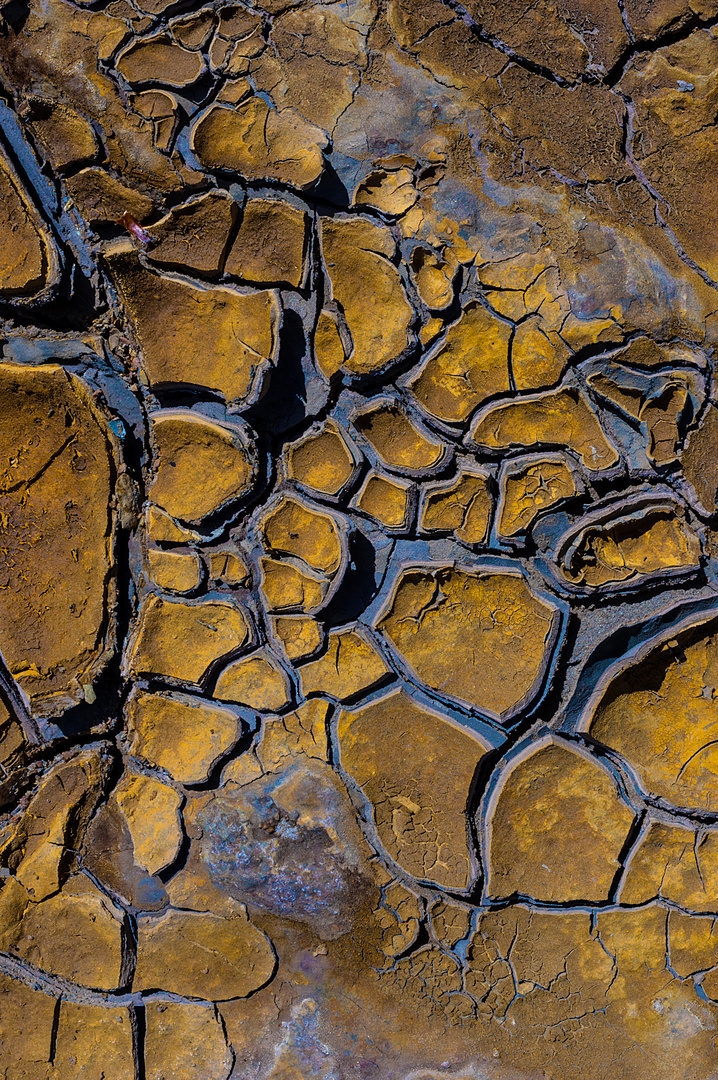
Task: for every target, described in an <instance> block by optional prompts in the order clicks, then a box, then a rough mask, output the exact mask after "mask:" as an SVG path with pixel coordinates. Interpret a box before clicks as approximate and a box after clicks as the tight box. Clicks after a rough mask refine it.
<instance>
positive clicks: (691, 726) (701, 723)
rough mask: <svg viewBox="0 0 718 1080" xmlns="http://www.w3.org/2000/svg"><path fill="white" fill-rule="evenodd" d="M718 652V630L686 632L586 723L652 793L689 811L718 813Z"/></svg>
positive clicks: (623, 681)
mask: <svg viewBox="0 0 718 1080" xmlns="http://www.w3.org/2000/svg"><path fill="white" fill-rule="evenodd" d="M717 650H718V642H717V641H716V626H715V623H713V622H707V623H703V624H698V625H697V626H695V627H694V628H692V629H688V630H684V631H683V632H682V633H680V634H679V635H677V636H676V638H671V639H669V640H667V641H664V642H663V643H661V644H658V645H656V646H655V647H654V648H653V649H652V650H651V651H649V652H648V653H647V654H646V655H645V656H644V657H643V658H641V659H639V660H638V661H637V662H634V663H632V664H630V665H628V666H627V667H626V668H625V670H624V671H623V672H622V673H620V674H618V675H617V676H616V678H615V679H614V680H613V681H612V682H611V683H610V684H609V685H608V686H607V687H606V689H605V692H604V694H603V697H602V698H601V700H600V701H599V702H598V704H597V705H596V706H595V708H594V710H593V712H592V715H590V716H589V717H588V718H587V720H586V728H587V730H588V731H589V732H590V734H591V736H592V737H593V738H594V739H596V740H598V742H600V743H603V744H604V745H606V746H609V747H610V748H611V749H612V750H615V751H616V752H617V753H618V754H620V755H622V756H623V757H624V758H625V760H626V761H627V762H628V763H629V764H630V765H631V767H632V768H634V769H635V770H636V772H637V774H638V777H639V782H640V783H641V786H642V787H643V788H644V790H645V791H646V792H647V793H649V794H651V795H653V796H655V797H659V798H661V799H663V800H665V801H666V802H667V803H669V804H671V805H673V806H680V807H685V808H686V809H690V810H704V811H709V812H714V811H715V810H716V809H717V808H718V779H717V777H718V765H717V764H716V760H715V754H716V722H717V721H716V710H715V704H714V701H713V697H714V693H715V688H714V685H713V684H714V682H715V674H714V672H715V671H716V658H717V656H718V652H717Z"/></svg>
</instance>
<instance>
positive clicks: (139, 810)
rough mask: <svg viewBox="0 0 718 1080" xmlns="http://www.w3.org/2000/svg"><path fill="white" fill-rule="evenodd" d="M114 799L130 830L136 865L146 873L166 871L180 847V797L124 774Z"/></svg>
mask: <svg viewBox="0 0 718 1080" xmlns="http://www.w3.org/2000/svg"><path fill="white" fill-rule="evenodd" d="M113 796H114V799H115V800H116V802H117V805H118V806H119V808H120V810H121V811H122V814H123V816H124V818H125V821H126V822H127V825H128V828H129V831H130V836H131V838H132V846H133V849H134V861H135V863H136V864H137V865H138V866H140V867H142V869H143V870H146V871H147V873H148V874H157V873H159V872H160V871H161V870H165V869H166V868H167V867H168V866H170V865H171V864H172V863H173V862H174V861H175V859H176V858H177V855H178V853H179V850H180V847H181V846H182V838H183V832H182V815H181V813H180V806H181V805H182V799H181V797H180V795H179V794H178V793H177V792H176V791H175V790H174V788H171V787H169V785H168V784H163V783H161V782H160V781H159V780H155V779H154V778H153V777H150V776H142V775H138V774H132V773H125V775H124V776H123V778H122V780H121V781H120V783H119V784H118V785H117V787H116V788H115V790H114V793H113Z"/></svg>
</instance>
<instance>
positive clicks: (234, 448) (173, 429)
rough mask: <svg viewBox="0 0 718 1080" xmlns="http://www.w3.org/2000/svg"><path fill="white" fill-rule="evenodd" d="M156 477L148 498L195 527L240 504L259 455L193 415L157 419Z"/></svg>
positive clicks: (228, 431) (236, 436)
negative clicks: (255, 459) (203, 520)
mask: <svg viewBox="0 0 718 1080" xmlns="http://www.w3.org/2000/svg"><path fill="white" fill-rule="evenodd" d="M152 433H153V436H154V440H155V443H156V445H157V462H156V472H155V477H154V480H153V481H152V483H151V484H150V487H149V490H148V493H147V494H148V497H149V498H150V499H151V500H152V502H154V503H155V504H156V505H157V506H159V507H160V508H161V509H162V510H164V511H165V512H166V513H168V514H170V516H171V517H175V518H179V519H180V520H182V521H187V522H189V523H192V524H198V523H199V522H201V521H202V519H203V518H205V517H208V516H209V515H210V514H214V513H217V512H218V511H220V510H222V509H223V508H224V507H226V506H227V505H228V504H230V503H232V502H236V501H237V500H239V499H241V498H242V497H243V496H244V495H246V494H247V492H248V491H249V488H250V485H251V483H252V480H253V479H254V454H253V451H252V448H251V446H250V444H249V443H248V441H247V439H246V437H245V436H244V434H243V432H242V431H241V430H240V429H239V428H237V427H234V426H232V427H230V426H229V425H226V424H220V423H218V422H217V421H215V420H209V419H208V418H207V417H204V416H202V415H200V414H199V413H195V412H193V411H192V410H191V409H163V410H161V411H160V412H156V413H153V414H152Z"/></svg>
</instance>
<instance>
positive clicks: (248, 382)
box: [107, 203, 277, 403]
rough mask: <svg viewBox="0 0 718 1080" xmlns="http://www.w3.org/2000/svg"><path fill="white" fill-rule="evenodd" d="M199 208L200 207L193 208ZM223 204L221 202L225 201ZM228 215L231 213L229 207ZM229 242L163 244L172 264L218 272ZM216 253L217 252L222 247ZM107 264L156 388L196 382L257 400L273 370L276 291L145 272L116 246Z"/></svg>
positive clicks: (236, 398) (230, 397)
mask: <svg viewBox="0 0 718 1080" xmlns="http://www.w3.org/2000/svg"><path fill="white" fill-rule="evenodd" d="M195 205H196V204H195ZM219 205H220V206H224V205H225V204H224V203H220V204H219ZM225 213H226V214H227V216H229V214H230V213H231V207H230V208H229V212H228V211H227V210H225ZM225 242H226V241H225V238H224V237H221V238H220V239H218V240H217V241H216V242H215V246H214V249H213V246H212V245H210V244H209V241H208V239H207V238H206V237H205V238H204V243H198V242H195V241H194V240H193V237H192V236H190V243H189V244H182V243H181V242H180V241H179V240H176V241H174V242H173V243H172V244H171V245H170V242H169V241H168V240H166V241H164V242H163V243H160V245H159V248H158V258H159V259H160V260H161V258H162V253H163V251H165V252H167V257H169V258H170V259H171V260H172V261H173V260H174V259H177V258H179V257H180V255H181V254H183V255H184V259H183V263H182V264H181V265H182V266H184V265H185V264H186V263H187V262H189V266H190V267H192V265H193V264H194V265H196V264H199V266H200V268H204V267H207V266H208V267H209V268H210V270H213V269H214V268H215V266H216V264H218V263H219V262H220V260H221V258H222V251H223V247H222V248H219V244H220V243H222V244H224V243H225ZM218 248H219V250H218ZM107 263H108V265H109V268H110V272H111V274H112V277H113V278H114V280H115V282H116V283H117V287H118V289H119V290H120V293H121V295H122V299H123V301H124V303H125V304H126V306H127V311H128V315H129V317H130V319H131V320H132V323H133V325H134V327H135V332H136V334H137V338H138V341H139V344H140V347H141V350H142V352H141V364H142V367H143V369H144V371H145V372H146V375H147V378H148V379H149V381H150V383H151V384H152V385H153V386H160V387H161V386H164V385H168V384H169V385H173V384H179V385H184V386H185V387H194V386H197V385H202V386H206V387H207V388H209V389H211V390H215V391H217V392H218V393H220V394H221V395H222V397H224V398H225V400H226V401H227V402H238V403H244V402H246V401H249V400H250V399H251V398H252V397H253V396H256V394H257V392H258V389H259V384H260V382H261V377H262V375H263V373H264V371H265V370H266V369H267V368H268V367H269V366H271V362H272V358H273V354H274V343H275V329H274V327H275V323H276V319H277V315H276V301H275V299H274V296H273V294H272V293H271V292H267V291H262V292H253V293H247V294H243V293H238V292H236V291H235V290H233V289H229V288H226V287H224V286H215V287H211V286H208V287H206V288H200V287H197V286H195V285H191V284H189V283H188V282H184V281H178V280H175V279H174V278H170V277H163V276H161V275H159V274H157V273H153V272H152V271H150V270H148V269H146V268H145V267H144V266H143V265H142V264H141V263H140V262H139V260H138V258H137V254H136V253H135V251H134V250H132V249H125V248H119V249H118V250H117V251H116V252H113V253H110V254H109V255H108V256H107Z"/></svg>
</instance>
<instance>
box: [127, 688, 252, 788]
mask: <svg viewBox="0 0 718 1080" xmlns="http://www.w3.org/2000/svg"><path fill="white" fill-rule="evenodd" d="M126 716H127V724H128V733H129V735H130V738H131V740H132V742H131V752H132V753H133V754H135V755H136V756H137V757H139V758H142V759H143V760H144V761H147V762H149V764H150V765H156V766H158V767H159V768H160V769H165V770H166V771H167V772H168V773H169V774H170V776H172V777H173V779H175V780H177V781H178V782H179V783H181V784H201V783H203V782H204V781H205V780H208V779H209V776H210V774H211V772H212V770H213V769H214V767H215V765H216V764H217V762H218V761H219V760H220V759H221V758H222V757H224V756H225V755H226V754H227V753H229V751H230V750H231V749H232V747H233V746H234V744H235V743H236V742H237V740H238V738H239V734H240V731H239V722H238V720H237V717H236V715H235V714H234V713H233V712H231V711H230V710H229V709H224V708H222V706H221V705H214V704H212V703H211V702H208V701H204V700H203V699H202V698H193V697H191V696H189V695H188V694H168V693H158V694H148V693H145V692H144V691H141V690H140V691H135V693H134V694H133V695H132V696H131V697H130V699H129V701H128V703H127V705H126Z"/></svg>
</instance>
